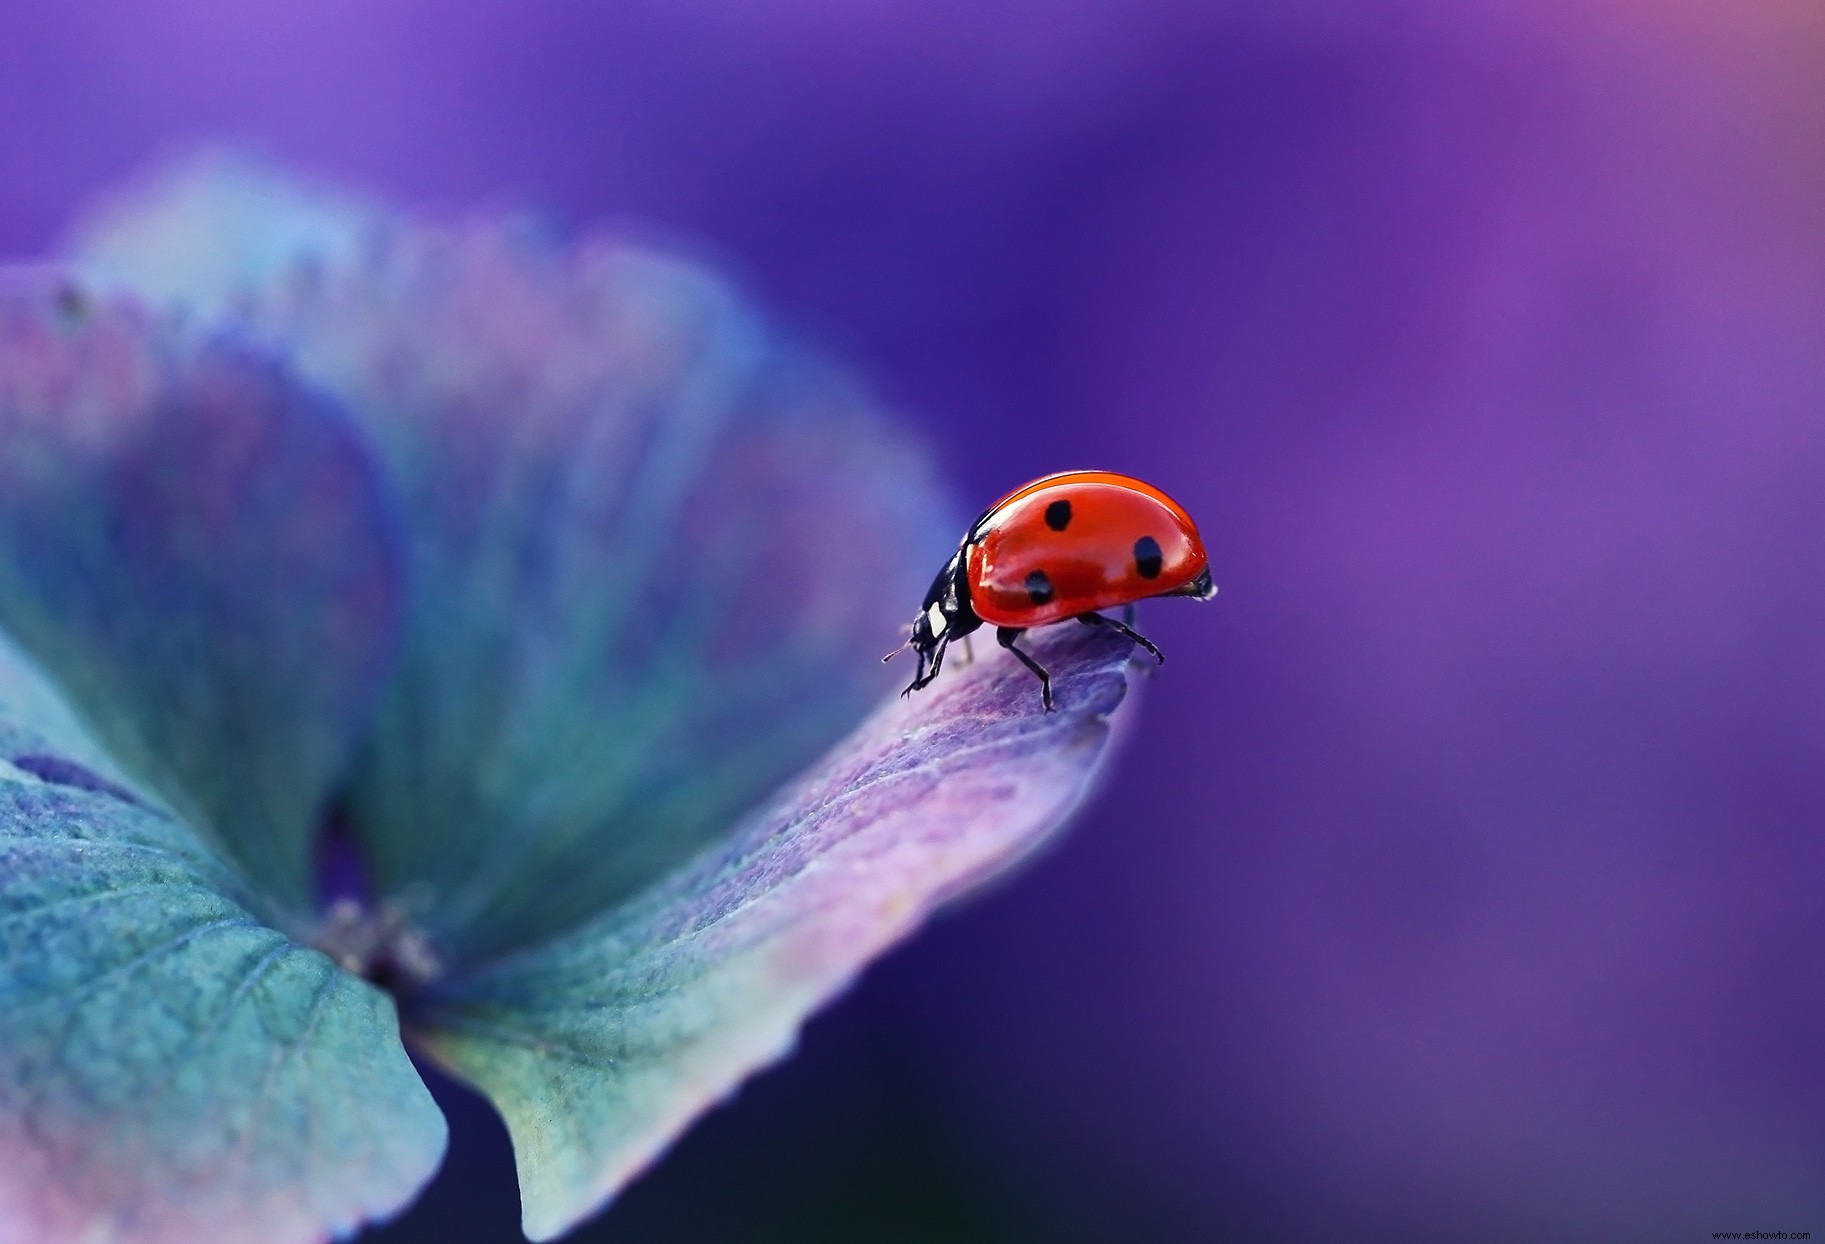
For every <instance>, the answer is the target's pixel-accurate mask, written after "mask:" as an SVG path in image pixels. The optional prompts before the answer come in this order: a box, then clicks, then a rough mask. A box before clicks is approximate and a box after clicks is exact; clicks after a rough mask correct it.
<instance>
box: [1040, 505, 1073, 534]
mask: <svg viewBox="0 0 1825 1244" xmlns="http://www.w3.org/2000/svg"><path fill="white" fill-rule="evenodd" d="M1070 525H1071V503H1070V502H1069V501H1066V500H1064V499H1063V498H1062V497H1061V498H1059V499H1058V500H1057V501H1054V502H1053V503H1052V504H1051V505H1048V506H1047V507H1046V526H1048V527H1050V528H1051V529H1052V530H1053V531H1063V530H1064V529H1065V528H1067V527H1069V526H1070Z"/></svg>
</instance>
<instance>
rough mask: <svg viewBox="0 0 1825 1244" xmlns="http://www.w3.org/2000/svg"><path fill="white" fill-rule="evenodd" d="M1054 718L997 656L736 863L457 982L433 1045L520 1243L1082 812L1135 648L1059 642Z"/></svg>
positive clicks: (800, 790)
mask: <svg viewBox="0 0 1825 1244" xmlns="http://www.w3.org/2000/svg"><path fill="white" fill-rule="evenodd" d="M1033 639H1034V640H1035V641H1036V642H1035V643H1034V645H1033V646H1034V648H1035V650H1036V651H1037V652H1038V654H1039V656H1040V659H1041V660H1043V661H1044V662H1045V663H1046V664H1048V665H1049V666H1050V667H1051V669H1052V670H1053V673H1054V677H1055V679H1056V684H1055V685H1056V688H1057V694H1058V705H1059V711H1057V712H1055V713H1049V714H1048V713H1044V712H1042V711H1041V710H1040V704H1039V689H1038V685H1037V683H1036V682H1035V681H1034V679H1033V677H1032V675H1031V674H1029V673H1028V672H1027V671H1026V670H1025V669H1023V668H1022V667H1020V666H1019V665H1017V664H1015V662H1014V661H1013V660H1012V659H1011V658H1009V657H1008V656H1007V655H1006V654H1005V653H1001V652H999V651H996V652H995V653H994V654H993V655H992V656H985V657H983V658H980V659H978V660H977V661H976V662H975V663H974V664H973V665H972V666H970V667H968V668H965V669H959V670H955V671H952V670H947V671H946V672H945V674H944V676H943V677H942V678H941V679H940V680H939V681H938V682H937V683H936V684H935V685H934V686H933V687H932V688H931V689H929V690H928V691H925V692H922V693H920V694H918V695H915V696H913V697H911V698H909V699H906V700H899V699H895V700H893V701H891V702H890V703H889V704H888V705H887V706H886V707H884V708H883V709H881V710H880V711H879V712H878V713H876V714H875V716H874V717H873V718H871V719H870V720H869V721H868V722H867V723H866V724H865V725H864V726H863V727H862V728H861V729H860V730H859V731H858V732H857V733H855V734H854V735H852V736H851V737H850V738H849V739H848V740H847V741H845V742H844V743H842V744H841V745H839V746H838V747H837V748H836V749H835V750H834V751H832V752H831V753H829V754H828V755H827V756H826V757H825V758H824V759H823V760H822V761H821V762H820V763H819V764H818V765H817V766H816V767H815V769H814V770H812V771H811V772H810V773H809V775H808V776H806V777H805V778H804V779H803V780H802V781H799V782H797V783H795V784H794V785H793V786H792V787H791V788H789V789H788V790H787V791H785V792H784V793H783V794H782V795H781V796H780V797H779V798H778V799H777V801H776V802H774V803H773V804H772V805H771V806H770V807H768V808H767V809H766V810H765V811H764V812H762V813H760V814H758V815H757V816H756V818H755V819H754V820H753V821H751V822H749V823H748V824H747V826H746V827H745V828H744V830H743V831H742V832H741V833H740V834H739V835H738V836H737V837H736V838H735V839H734V840H733V841H731V842H730V843H728V844H727V845H726V846H722V847H719V848H718V849H716V850H714V851H713V852H711V853H709V854H708V855H707V856H706V857H704V858H702V859H701V860H700V861H699V862H698V863H697V864H695V865H694V866H693V867H692V868H690V869H689V870H687V871H685V872H683V873H682V874H680V875H678V876H677V877H675V878H674V879H673V880H670V881H668V882H666V883H665V884H664V885H663V886H661V887H659V888H657V889H655V890H654V891H651V892H649V893H648V894H647V895H645V896H643V897H642V898H640V899H638V900H636V901H635V902H634V903H632V904H629V905H628V906H627V907H625V908H624V909H623V910H621V911H618V912H617V913H615V914H613V915H612V916H609V917H606V918H604V919H602V920H601V921H599V922H598V923H596V924H593V925H591V926H589V927H588V928H586V929H584V930H581V931H579V932H577V933H575V934H572V935H570V936H567V937H565V938H563V939H560V940H559V941H557V942H555V943H553V944H551V945H549V946H547V947H545V948H542V949H540V950H536V951H531V952H527V953H525V954H523V955H520V956H517V957H514V958H512V959H510V960H506V961H502V962H500V963H498V964H496V965H494V966H492V967H490V968H488V969H485V970H484V971H482V972H480V973H478V974H476V975H475V976H473V977H471V978H469V979H466V980H463V981H461V982H458V983H453V984H452V985H451V986H449V988H448V989H447V990H446V991H445V992H444V993H443V995H442V996H441V997H439V998H438V999H437V1000H436V1001H435V1002H433V1003H432V1004H431V1005H430V1006H429V1007H427V1008H426V1009H425V1010H424V1011H423V1012H422V1013H420V1014H416V1015H415V1016H414V1018H413V1024H414V1028H415V1030H417V1032H418V1035H419V1036H420V1037H421V1038H422V1041H423V1044H424V1045H425V1047H426V1048H427V1049H429V1051H430V1052H431V1053H432V1054H433V1055H434V1056H435V1057H436V1058H438V1059H439V1060H440V1061H441V1062H442V1063H444V1064H445V1065H446V1066H448V1067H449V1068H451V1069H452V1070H453V1071H454V1072H455V1073H456V1074H457V1075H459V1076H461V1077H463V1078H464V1079H466V1080H468V1081H469V1082H471V1083H473V1084H475V1085H476V1086H477V1087H479V1088H480V1089H481V1091H482V1092H484V1093H485V1094H487V1096H488V1097H489V1098H490V1099H491V1100H492V1101H493V1102H494V1103H495V1105H496V1106H497V1107H498V1108H499V1109H500V1111H501V1113H502V1115H503V1116H505V1118H506V1120H507V1126H508V1129H509V1131H510V1132H511V1133H512V1137H513V1143H514V1149H515V1153H516V1156H517V1158H518V1162H519V1167H520V1186H521V1199H522V1207H523V1213H524V1225H525V1229H526V1233H527V1235H528V1236H530V1237H531V1238H533V1239H535V1240H542V1239H549V1238H550V1237H552V1236H554V1235H557V1234H559V1233H561V1232H562V1231H564V1230H566V1229H567V1228H568V1227H569V1226H570V1225H572V1224H574V1223H575V1222H576V1221H578V1220H579V1219H580V1218H582V1217H584V1216H585V1215H587V1214H589V1213H590V1212H592V1211H593V1210H594V1209H596V1208H598V1207H599V1206H600V1205H601V1204H602V1202H603V1201H604V1200H605V1199H607V1198H608V1197H610V1196H612V1195H613V1194H614V1192H615V1191H616V1190H617V1189H618V1188H620V1187H621V1186H622V1185H623V1184H624V1183H625V1182H626V1181H627V1180H628V1179H630V1178H632V1177H633V1176H634V1175H635V1174H637V1173H638V1172H639V1171H640V1169H641V1168H642V1167H644V1166H645V1165H646V1164H647V1163H649V1162H651V1161H652V1160H653V1159H654V1158H655V1157H656V1156H657V1154H658V1153H659V1152H660V1151H661V1150H662V1149H663V1148H664V1147H665V1145H666V1144H667V1143H668V1142H669V1141H670V1140H671V1139H672V1138H673V1137H674V1136H675V1135H676V1134H677V1133H678V1132H679V1131H681V1130H682V1129H683V1128H684V1127H685V1125H686V1124H688V1123H689V1122H690V1120H691V1119H692V1118H693V1117H695V1116H696V1115H697V1114H698V1113H700V1112H701V1111H703V1110H704V1109H705V1108H707V1107H708V1106H709V1105H710V1104H712V1103H713V1102H715V1101H716V1100H718V1099H719V1098H721V1097H723V1096H724V1095H725V1094H727V1093H728V1092H729V1091H731V1090H732V1089H733V1088H734V1087H735V1086H736V1084H737V1083H738V1082H739V1081H740V1080H741V1079H742V1078H743V1077H744V1076H746V1075H747V1074H749V1073H750V1072H752V1071H753V1070H755V1069H756V1068H757V1067H760V1066H762V1065H764V1064H766V1063H768V1062H771V1061H773V1060H775V1059H778V1058H780V1057H782V1056H783V1055H784V1054H785V1053H786V1052H787V1051H788V1048H789V1046H790V1045H791V1043H792V1041H793V1039H794V1034H795V1033H796V1030H797V1028H798V1025H799V1023H800V1022H801V1021H802V1020H803V1019H804V1018H805V1016H806V1015H807V1014H808V1013H809V1012H810V1011H812V1010H813V1009H814V1008H815V1007H817V1006H818V1005H819V1004H820V1003H822V1002H823V1001H825V1000H826V999H828V998H829V997H830V996H831V995H832V994H833V993H835V992H837V991H839V990H841V989H842V988H843V987H844V986H845V985H846V984H847V983H848V982H849V981H850V980H851V979H852V978H853V977H854V975H855V974H856V972H857V971H858V970H860V968H861V967H862V966H863V965H864V964H865V963H866V962H867V961H868V960H869V959H871V958H873V957H874V956H876V955H878V954H880V953H881V952H882V951H883V950H885V949H886V948H887V947H889V946H890V945H892V944H893V943H894V942H896V941H898V940H899V939H901V938H902V937H904V936H906V935H907V934H908V933H909V932H910V931H911V930H912V929H913V928H914V926H916V925H917V924H918V923H919V922H920V920H921V919H922V918H923V917H924V916H925V915H926V914H927V913H928V912H929V911H930V910H931V909H932V907H933V906H934V905H935V904H937V903H939V902H941V901H943V900H944V899H946V898H949V897H951V896H954V895H955V894H957V893H958V892H959V891H960V890H962V889H964V888H967V887H969V886H971V885H974V884H976V883H979V882H980V881H981V880H982V879H983V878H985V877H986V876H988V875H989V874H991V873H993V872H995V871H996V870H998V869H1000V868H1002V867H1004V866H1006V864H1007V863H1008V862H1009V861H1010V860H1012V859H1014V858H1015V857H1017V856H1019V855H1021V854H1022V853H1024V852H1026V851H1028V850H1030V849H1031V848H1032V847H1033V846H1034V845H1035V844H1036V843H1038V842H1039V841H1041V840H1042V839H1043V838H1044V837H1045V835H1046V834H1047V832H1048V831H1049V830H1051V829H1052V828H1053V827H1055V826H1057V825H1058V824H1059V823H1060V821H1061V820H1062V819H1063V818H1064V817H1065V816H1066V815H1067V814H1068V813H1069V812H1070V811H1071V810H1072V809H1073V808H1074V807H1075V806H1076V805H1077V803H1078V802H1079V801H1080V800H1081V799H1082V798H1083V795H1084V793H1085V790H1086V788H1087V787H1088V785H1089V782H1090V780H1091V778H1092V776H1093V774H1094V773H1095V771H1096V769H1097V766H1098V763H1099V761H1100V760H1101V759H1102V757H1103V756H1104V755H1105V754H1106V753H1107V750H1108V743H1109V739H1110V735H1111V730H1112V727H1113V726H1114V725H1115V724H1117V721H1118V720H1119V719H1117V716H1116V715H1117V713H1118V710H1119V709H1120V707H1121V705H1122V703H1123V701H1124V699H1125V697H1126V696H1127V693H1128V690H1129V679H1130V677H1131V673H1130V671H1131V668H1132V667H1131V664H1130V654H1131V651H1132V649H1131V645H1130V644H1129V643H1128V641H1126V640H1124V639H1120V638H1118V637H1115V636H1113V635H1111V634H1110V633H1108V632H1106V631H1092V630H1089V629H1088V628H1079V627H1070V628H1052V629H1051V630H1049V631H1044V632H1037V633H1035V634H1034V636H1033Z"/></svg>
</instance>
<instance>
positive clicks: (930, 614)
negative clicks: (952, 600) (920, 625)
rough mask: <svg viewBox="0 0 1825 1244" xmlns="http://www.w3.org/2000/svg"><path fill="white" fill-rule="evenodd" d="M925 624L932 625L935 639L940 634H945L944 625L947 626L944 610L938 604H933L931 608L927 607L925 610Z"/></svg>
mask: <svg viewBox="0 0 1825 1244" xmlns="http://www.w3.org/2000/svg"><path fill="white" fill-rule="evenodd" d="M925 624H926V625H927V626H929V627H931V632H932V638H933V639H936V638H937V637H938V636H940V635H942V634H944V627H945V620H944V610H942V609H940V608H938V606H936V605H933V606H932V607H931V608H929V609H927V610H926V611H925Z"/></svg>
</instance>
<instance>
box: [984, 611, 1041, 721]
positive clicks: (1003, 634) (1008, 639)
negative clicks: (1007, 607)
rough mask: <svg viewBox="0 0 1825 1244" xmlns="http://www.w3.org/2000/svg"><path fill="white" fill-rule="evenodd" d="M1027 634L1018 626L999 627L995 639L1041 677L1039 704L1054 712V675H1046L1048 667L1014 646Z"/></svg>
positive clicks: (996, 629)
mask: <svg viewBox="0 0 1825 1244" xmlns="http://www.w3.org/2000/svg"><path fill="white" fill-rule="evenodd" d="M1024 634H1026V632H1025V631H1024V630H1022V629H1021V628H1020V627H1017V626H998V627H996V628H995V638H996V639H997V640H998V641H1000V643H1001V646H1002V647H1003V648H1006V649H1007V650H1008V651H1009V652H1011V653H1013V654H1014V655H1015V656H1017V657H1019V658H1020V663H1021V664H1022V665H1024V666H1026V667H1027V668H1028V669H1030V670H1032V671H1033V672H1034V673H1035V674H1037V675H1039V702H1040V703H1041V704H1043V705H1045V706H1046V712H1048V713H1049V712H1051V711H1052V675H1050V674H1048V673H1046V667H1045V666H1043V665H1041V664H1040V663H1039V662H1037V661H1035V660H1034V659H1033V658H1032V657H1030V656H1028V655H1027V654H1026V653H1024V652H1022V651H1021V650H1020V649H1018V648H1016V647H1015V646H1014V641H1015V640H1016V639H1019V638H1020V637H1021V636H1022V635H1024Z"/></svg>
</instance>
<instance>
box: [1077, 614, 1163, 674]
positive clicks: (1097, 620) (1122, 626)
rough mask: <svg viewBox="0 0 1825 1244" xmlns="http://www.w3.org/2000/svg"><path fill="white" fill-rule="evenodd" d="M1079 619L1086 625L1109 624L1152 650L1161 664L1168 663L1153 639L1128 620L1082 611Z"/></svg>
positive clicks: (1155, 658)
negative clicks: (1129, 623) (1122, 620)
mask: <svg viewBox="0 0 1825 1244" xmlns="http://www.w3.org/2000/svg"><path fill="white" fill-rule="evenodd" d="M1077 620H1078V621H1079V622H1082V623H1083V624H1084V625H1085V626H1107V627H1110V628H1112V629H1114V630H1117V631H1120V632H1121V633H1122V634H1124V635H1126V636H1127V637H1128V638H1129V639H1132V640H1133V641H1134V642H1135V643H1137V644H1139V645H1140V646H1141V647H1143V648H1145V649H1146V650H1147V651H1149V652H1151V653H1152V654H1153V659H1154V660H1155V661H1158V662H1159V663H1160V664H1161V665H1164V664H1166V654H1165V653H1163V652H1161V651H1160V650H1159V649H1158V648H1156V647H1154V646H1153V641H1152V640H1151V639H1148V638H1147V637H1146V636H1145V635H1143V634H1141V633H1140V632H1139V631H1137V630H1135V629H1134V628H1133V627H1132V626H1129V625H1128V624H1127V623H1126V622H1117V621H1116V620H1115V619H1114V618H1105V617H1104V616H1103V615H1102V614H1100V613H1080V614H1078V615H1077Z"/></svg>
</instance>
